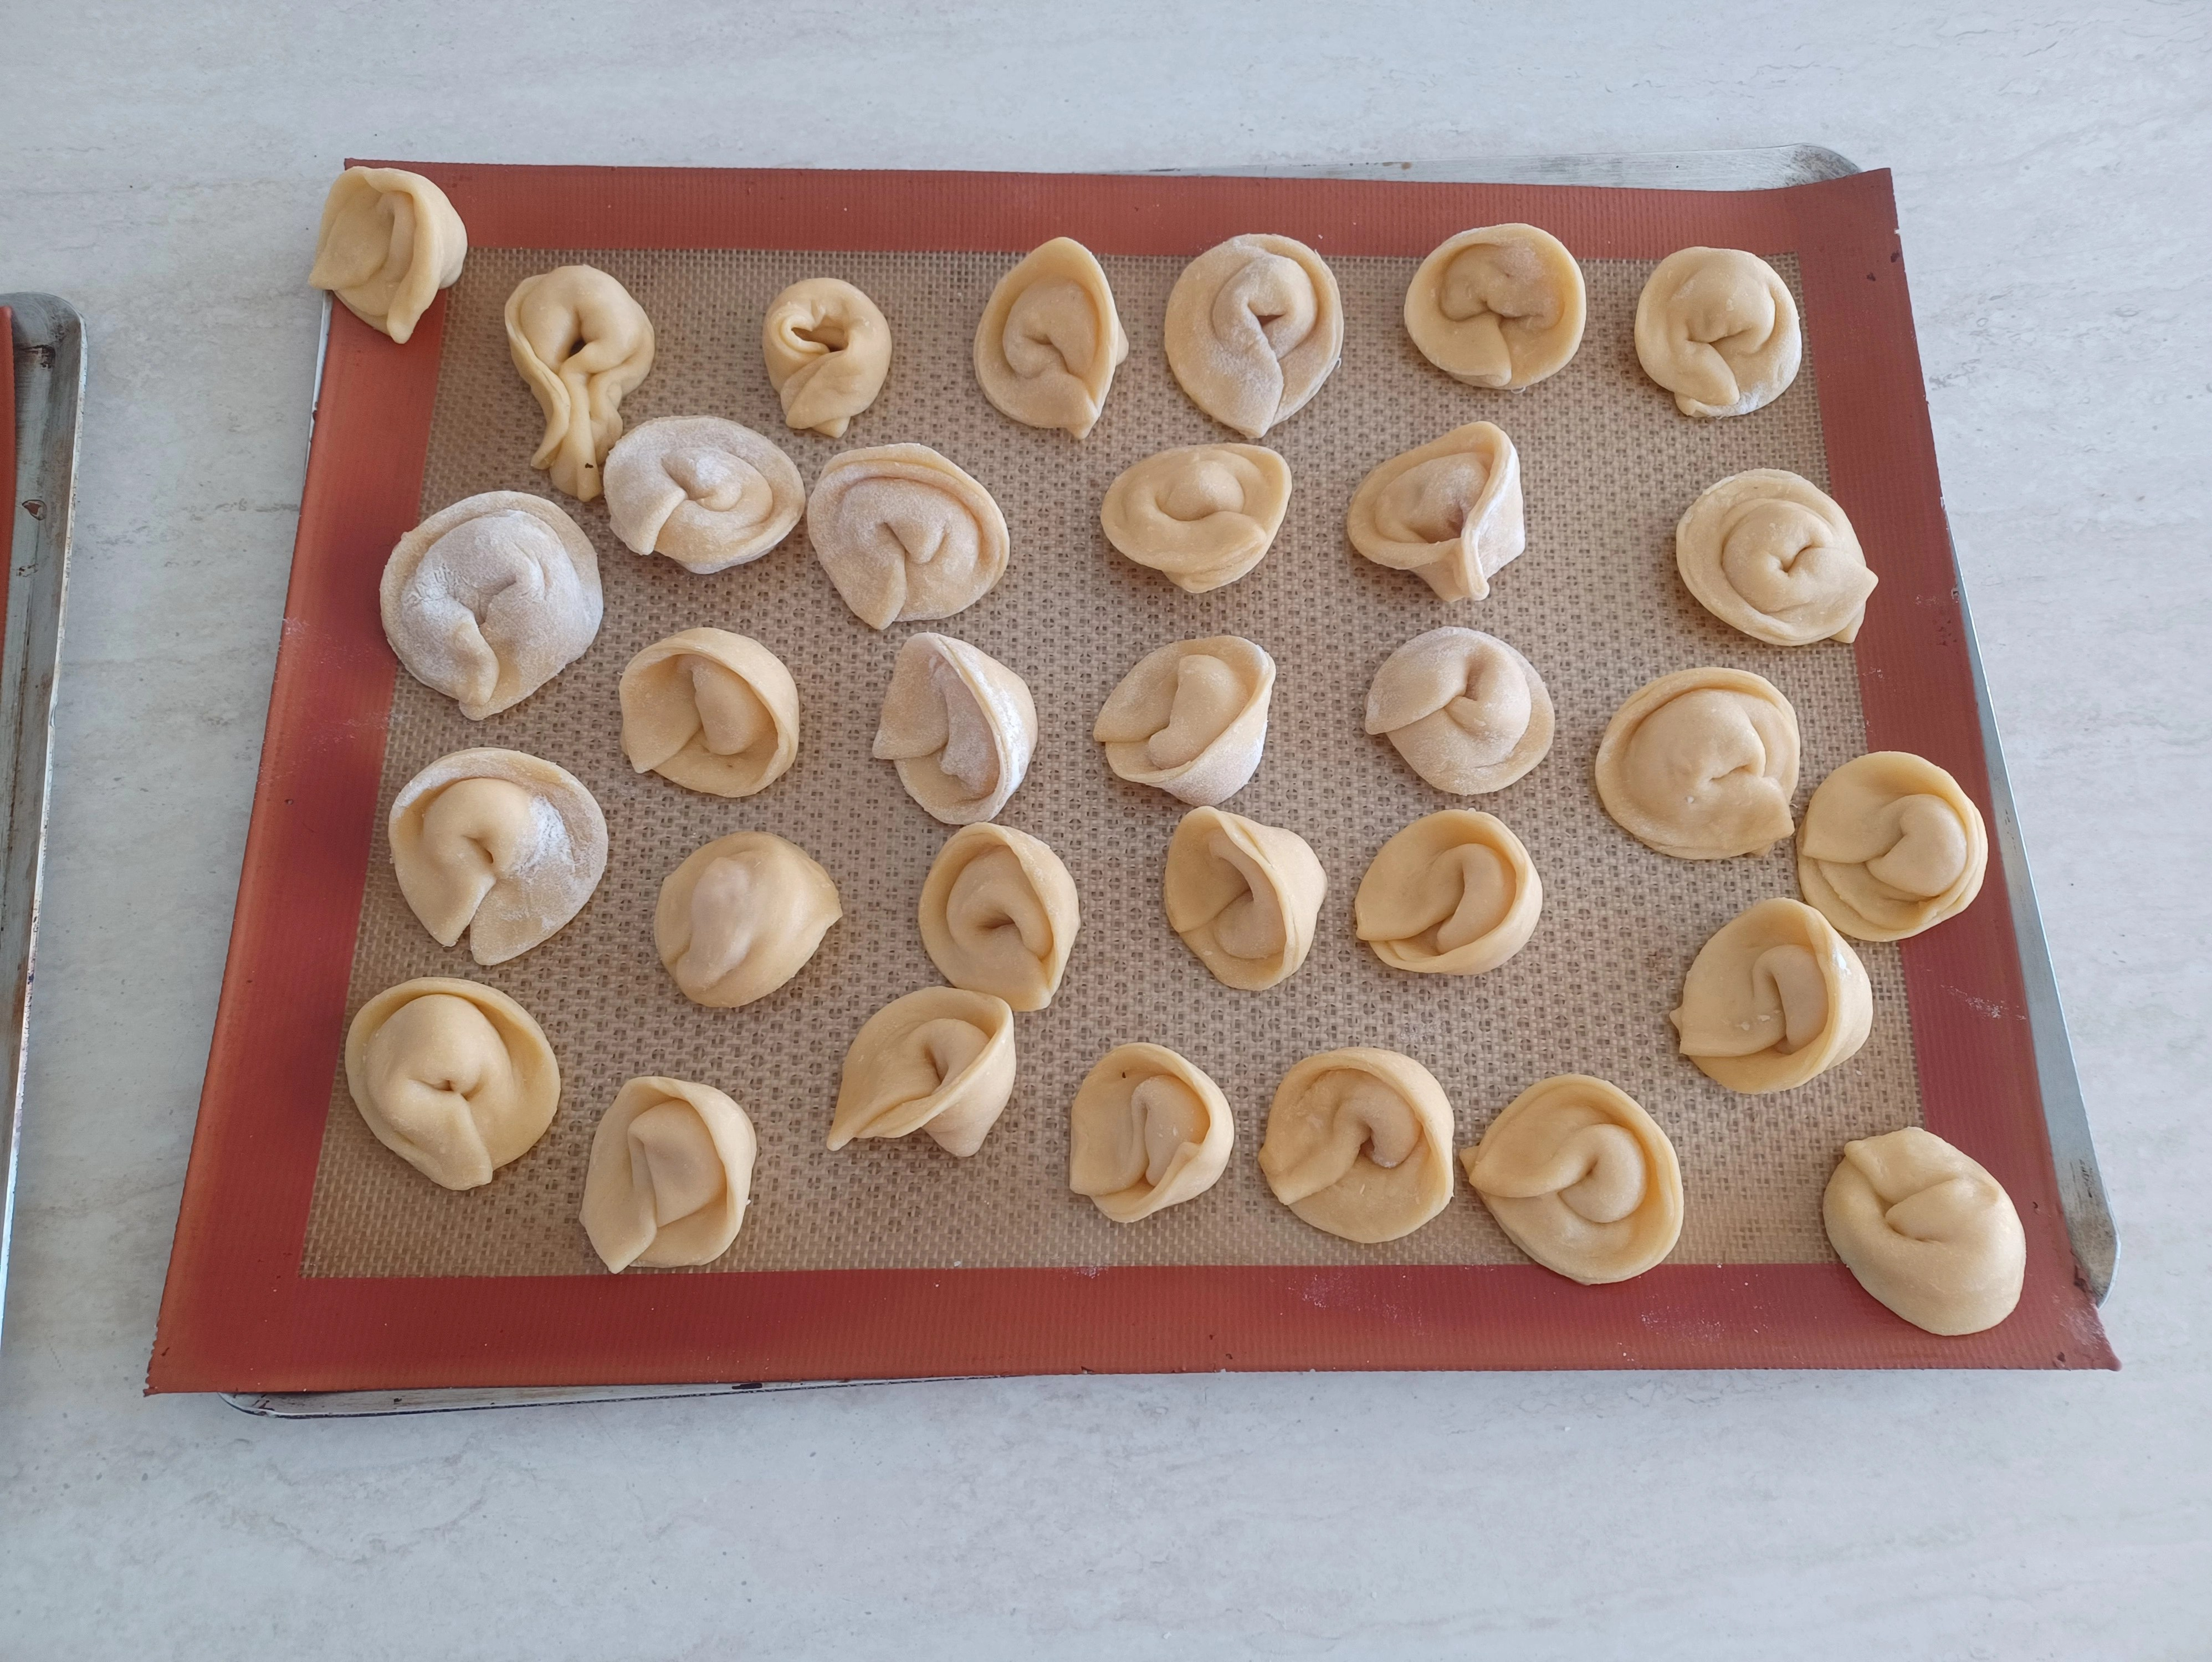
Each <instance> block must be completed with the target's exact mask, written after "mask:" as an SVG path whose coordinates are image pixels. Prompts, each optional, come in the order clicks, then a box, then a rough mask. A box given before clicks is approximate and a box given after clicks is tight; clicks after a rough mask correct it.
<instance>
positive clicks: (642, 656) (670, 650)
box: [620, 629, 799, 797]
mask: <svg viewBox="0 0 2212 1662" xmlns="http://www.w3.org/2000/svg"><path fill="white" fill-rule="evenodd" d="M620 697H621V700H622V718H623V726H622V746H623V755H626V756H628V757H629V765H630V766H631V767H633V768H635V769H636V771H637V772H639V773H658V774H659V775H660V776H661V777H662V778H663V779H669V780H671V781H672V782H674V783H675V784H678V785H680V786H683V787H684V789H685V790H687V791H703V792H707V793H708V795H710V796H717V797H750V796H751V795H752V794H753V793H754V792H757V791H763V790H766V789H767V788H768V787H769V786H770V785H772V784H774V783H775V781H776V780H777V779H781V778H782V777H783V775H784V774H785V773H786V772H787V771H788V770H789V768H790V767H791V763H792V759H793V757H794V756H796V755H798V754H799V688H798V687H797V686H796V685H794V684H793V681H792V679H791V671H790V670H787V669H786V668H785V667H784V664H783V660H782V659H781V658H778V657H777V656H776V655H775V653H774V652H770V651H769V649H768V648H767V647H765V646H762V645H761V644H760V642H759V641H757V640H751V639H750V638H748V637H747V636H744V635H741V634H730V633H729V631H727V630H726V629H686V630H684V632H683V633H682V634H672V635H671V636H669V637H668V639H667V640H656V641H655V642H653V645H652V646H647V648H646V649H645V650H644V651H643V652H640V653H639V654H638V655H637V656H636V657H635V658H632V659H630V661H629V667H628V668H626V669H625V670H623V674H622V684H621V688H620Z"/></svg>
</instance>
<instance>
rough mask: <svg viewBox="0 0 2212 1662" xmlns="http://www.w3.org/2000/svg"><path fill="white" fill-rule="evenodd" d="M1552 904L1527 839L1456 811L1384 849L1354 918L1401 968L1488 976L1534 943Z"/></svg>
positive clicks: (1492, 820)
mask: <svg viewBox="0 0 2212 1662" xmlns="http://www.w3.org/2000/svg"><path fill="white" fill-rule="evenodd" d="M1543 910H1544V885H1543V883H1542V882H1541V881H1540V880H1539V879H1538V877H1537V876H1536V868H1535V866H1534V864H1532V863H1531V862H1530V860H1529V858H1528V850H1527V849H1526V848H1524V847H1522V846H1521V839H1520V838H1518V837H1516V836H1515V835H1514V834H1513V833H1512V832H1511V831H1510V830H1509V829H1507V828H1506V825H1505V822H1504V821H1503V820H1500V819H1498V818H1497V817H1496V816H1492V815H1490V814H1478V813H1476V812H1474V810H1472V809H1467V808H1447V809H1445V810H1443V812H1441V813H1437V814H1430V815H1427V816H1425V817H1423V818H1421V819H1418V820H1415V821H1414V822H1413V823H1412V824H1411V825H1409V826H1407V828H1405V829H1404V830H1402V831H1401V832H1399V833H1398V834H1397V835H1396V836H1395V837H1393V838H1391V839H1390V840H1389V841H1388V842H1386V843H1384V844H1383V846H1382V849H1381V850H1380V852H1377V853H1376V856H1375V860H1374V864H1371V865H1370V866H1369V867H1368V868H1367V875H1366V876H1364V877H1362V878H1361V879H1360V880H1359V892H1358V895H1356V896H1354V897H1353V900H1352V923H1353V925H1354V926H1355V927H1356V928H1357V929H1358V932H1359V938H1360V939H1361V940H1363V941H1364V942H1366V943H1367V944H1368V945H1369V946H1370V948H1372V949H1374V953H1375V955H1376V957H1378V958H1380V959H1381V960H1382V961H1383V962H1384V963H1386V964H1388V965H1389V966H1390V967H1391V968H1393V969H1409V970H1413V971H1414V972H1416V973H1417V974H1424V975H1480V974H1482V973H1483V972H1484V971H1485V970H1490V969H1495V968H1497V967H1498V965H1500V964H1502V963H1504V961H1506V960H1507V959H1508V958H1510V957H1511V956H1512V955H1514V954H1515V953H1516V952H1518V951H1519V950H1520V949H1522V947H1524V946H1526V945H1528V937H1530V936H1531V935H1533V934H1534V933H1535V932H1536V919H1538V918H1539V917H1540V916H1541V915H1542V913H1543Z"/></svg>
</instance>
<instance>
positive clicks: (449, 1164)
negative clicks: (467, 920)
mask: <svg viewBox="0 0 2212 1662" xmlns="http://www.w3.org/2000/svg"><path fill="white" fill-rule="evenodd" d="M345 1071H346V1089H348V1090H349V1092H351V1093H352V1095H353V1101H354V1106H355V1107H357V1108H359V1109H360V1110H361V1117H362V1120H363V1121H365V1122H366V1123H367V1125H368V1129H369V1130H370V1131H373V1132H374V1133H375V1136H376V1140H377V1141H378V1142H380V1143H383V1144H384V1146H385V1147H386V1148H387V1149H391V1150H392V1153H394V1154H396V1155H398V1156H399V1157H400V1158H401V1159H402V1160H404V1161H405V1162H407V1163H408V1164H409V1165H410V1166H412V1167H413V1168H415V1169H416V1171H418V1172H420V1173H422V1175H423V1176H425V1177H427V1178H428V1179H429V1180H431V1181H432V1182H433V1183H435V1184H438V1185H440V1186H442V1187H444V1188H448V1189H478V1188H482V1187H483V1186H484V1185H485V1184H487V1183H489V1182H490V1181H491V1180H492V1174H493V1173H494V1172H495V1171H497V1170H498V1169H499V1168H501V1166H504V1165H506V1164H507V1163H508V1162H510V1161H513V1160H519V1159H520V1158H521V1157H522V1156H523V1155H524V1154H526V1152H528V1150H529V1149H530V1148H531V1145H532V1144H533V1143H536V1142H537V1141H538V1138H539V1137H543V1136H544V1135H545V1128H546V1127H547V1126H548V1125H551V1124H552V1123H553V1111H554V1110H555V1109H556V1108H557V1107H559V1106H560V1104H561V1067H560V1065H559V1064H558V1063H557V1062H556V1061H555V1060H554V1059H553V1046H551V1045H550V1044H548V1043H547V1042H546V1040H545V1030H544V1028H541V1027H539V1026H538V1023H537V1022H535V1021H534V1020H533V1019H532V1017H531V1014H530V1012H529V1011H528V1010H525V1009H523V1007H522V1006H521V1005H520V1004H516V1003H515V1002H514V1000H513V999H512V998H508V997H507V995H506V994H505V993H504V992H500V991H498V990H497V989H496V988H494V987H488V986H479V985H478V984H477V982H474V981H459V980H448V979H447V978H446V977H444V976H428V977H426V978H424V979H423V980H418V981H403V982H401V983H400V984H399V985H398V986H395V987H387V988H386V990H385V991H384V992H380V993H378V994H377V995H376V997H374V998H372V999H370V1000H369V1001H368V1003H367V1004H363V1005H362V1007H361V1012H360V1014H359V1015H357V1016H355V1017H354V1018H353V1025H352V1026H351V1027H350V1028H348V1029H347V1031H346V1042H345Z"/></svg>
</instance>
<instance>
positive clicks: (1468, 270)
mask: <svg viewBox="0 0 2212 1662" xmlns="http://www.w3.org/2000/svg"><path fill="white" fill-rule="evenodd" d="M1584 310H1585V306H1584V300H1583V269H1582V267H1580V266H1579V265H1577V264H1575V257H1574V256H1573V255H1572V254H1570V253H1569V252H1567V249H1566V245H1565V243H1563V242H1561V241H1560V240H1559V239H1558V238H1557V237H1555V236H1553V234H1551V233H1550V232H1549V231H1540V230H1538V229H1537V228H1536V227H1534V226H1533V225H1486V226H1483V227H1480V229H1477V230H1473V231H1462V232H1461V233H1460V234H1458V235H1457V236H1455V237H1451V238H1448V239H1446V240H1445V241H1444V242H1443V243H1442V244H1441V245H1439V246H1438V247H1437V251H1436V252H1434V253H1432V254H1431V255H1430V256H1429V257H1428V258H1426V259H1425V260H1423V261H1422V262H1421V269H1420V270H1418V271H1416V272H1414V273H1413V282H1411V283H1410V284H1408V285H1407V289H1406V332H1407V334H1408V335H1411V336H1412V337H1413V344H1414V345H1415V346H1418V347H1419V348H1420V349H1421V355H1422V356H1423V357H1425V358H1426V359H1427V360H1428V361H1430V362H1431V363H1432V364H1434V365H1435V366H1436V367H1437V368H1439V369H1441V370H1443V372H1444V373H1446V374H1447V375H1449V376H1451V377H1452V378H1453V379H1455V380H1462V381H1465V382H1466V383H1468V385H1470V386H1502V387H1513V388H1520V387H1524V386H1528V385H1533V384H1534V383H1535V382H1537V381H1541V380H1542V379H1544V378H1545V377H1546V376H1547V375H1556V374H1557V373H1559V371H1560V370H1562V369H1565V367H1567V361H1568V360H1569V359H1571V358H1572V357H1573V356H1574V355H1575V349H1576V348H1577V347H1578V346H1580V345H1581V344H1582V343H1583V313H1584Z"/></svg>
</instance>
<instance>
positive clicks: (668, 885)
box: [653, 831, 845, 1010]
mask: <svg viewBox="0 0 2212 1662" xmlns="http://www.w3.org/2000/svg"><path fill="white" fill-rule="evenodd" d="M844 915H845V910H844V907H843V906H842V903H841V902H840V901H839V900H838V898H837V885H836V883H832V882H831V881H830V879H829V873H828V872H827V871H824V870H823V869H822V868H821V867H820V866H819V865H817V864H815V862H814V860H813V859H812V858H811V857H810V856H809V855H808V853H807V852H806V851H805V849H803V848H801V847H799V846H798V844H796V843H791V842H786V841H785V840H783V839H782V838H781V837H779V836H777V835H775V834H774V833H772V832H768V831H738V832H733V833H732V834H730V835H729V836H726V837H718V838H716V839H715V840H714V841H713V842H710V843H708V845H707V846H705V847H703V848H699V849H695V850H694V851H693V852H692V853H691V854H690V857H689V858H686V859H685V860H684V863H683V864H681V865H679V866H678V867H677V868H676V870H673V871H671V872H670V873H669V874H668V876H667V877H666V878H665V880H664V881H663V882H662V883H661V885H660V901H659V905H658V906H656V907H654V908H653V946H654V947H655V948H656V949H658V950H659V954H660V961H661V963H662V964H663V965H664V966H665V967H666V968H667V970H668V973H669V974H671V975H672V976H674V977H675V978H676V985H677V986H678V987H679V988H681V989H682V990H683V993H684V997H685V998H689V999H690V1001H691V1002H692V1003H693V1004H704V1005H706V1006H707V1007H708V1008H709V1009H711V1010H735V1009H737V1008H738V1006H739V1005H742V1004H750V1003H752V1002H753V1000H754V999H756V998H766V997H767V996H768V995H769V993H771V992H775V990H776V989H777V988H778V987H780V986H782V985H783V984H784V983H785V982H786V981H788V980H790V979H791V978H792V977H793V976H794V975H796V974H799V971H800V970H802V969H804V968H805V967H806V964H807V961H808V960H809V959H811V958H812V957H813V956H814V954H815V951H816V949H817V948H819V947H820V946H821V944H822V937H823V936H824V935H826V934H827V933H829V925H832V924H834V923H836V921H837V920H838V919H840V918H842V917H843V916H844Z"/></svg>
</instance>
